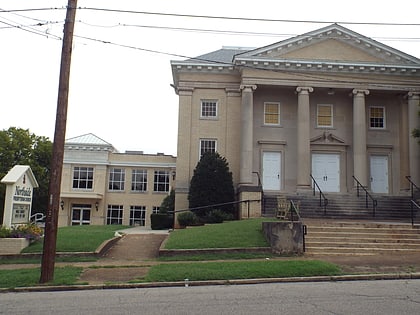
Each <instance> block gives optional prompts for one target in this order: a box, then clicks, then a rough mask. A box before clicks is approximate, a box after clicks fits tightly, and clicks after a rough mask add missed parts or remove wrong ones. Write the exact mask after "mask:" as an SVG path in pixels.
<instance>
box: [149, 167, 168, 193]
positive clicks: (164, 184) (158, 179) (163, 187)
mask: <svg viewBox="0 0 420 315" xmlns="http://www.w3.org/2000/svg"><path fill="white" fill-rule="evenodd" d="M153 191H159V192H168V191H169V172H168V171H155V178H154V185H153Z"/></svg>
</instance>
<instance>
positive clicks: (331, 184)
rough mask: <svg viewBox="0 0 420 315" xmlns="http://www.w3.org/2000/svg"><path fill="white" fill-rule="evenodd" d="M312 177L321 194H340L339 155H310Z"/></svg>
mask: <svg viewBox="0 0 420 315" xmlns="http://www.w3.org/2000/svg"><path fill="white" fill-rule="evenodd" d="M312 176H313V177H314V178H315V180H316V182H317V184H318V185H319V187H320V188H321V190H322V191H323V192H340V155H338V154H318V153H314V154H312Z"/></svg>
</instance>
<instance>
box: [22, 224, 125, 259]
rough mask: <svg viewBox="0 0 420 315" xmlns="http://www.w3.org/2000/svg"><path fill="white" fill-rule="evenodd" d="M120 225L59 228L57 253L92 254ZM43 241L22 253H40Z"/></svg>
mask: <svg viewBox="0 0 420 315" xmlns="http://www.w3.org/2000/svg"><path fill="white" fill-rule="evenodd" d="M124 228H126V226H122V225H75V226H64V227H60V228H59V229H58V232H57V245H56V251H57V252H94V251H95V250H96V249H97V248H98V247H99V245H101V244H102V242H104V241H105V240H108V239H111V238H113V237H114V233H115V231H118V230H121V229H124ZM43 245H44V244H43V240H41V241H39V242H36V243H34V244H31V245H30V246H28V247H26V248H25V249H24V250H23V251H22V252H23V253H38V252H42V248H43Z"/></svg>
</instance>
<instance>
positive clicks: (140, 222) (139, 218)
mask: <svg viewBox="0 0 420 315" xmlns="http://www.w3.org/2000/svg"><path fill="white" fill-rule="evenodd" d="M130 225H136V226H145V225H146V207H145V206H130Z"/></svg>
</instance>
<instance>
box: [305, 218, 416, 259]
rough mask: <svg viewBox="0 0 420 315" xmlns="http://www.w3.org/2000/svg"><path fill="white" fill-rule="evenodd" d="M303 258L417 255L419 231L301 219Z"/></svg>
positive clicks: (394, 225) (391, 225) (369, 223)
mask: <svg viewBox="0 0 420 315" xmlns="http://www.w3.org/2000/svg"><path fill="white" fill-rule="evenodd" d="M303 222H304V224H305V225H306V226H307V235H306V236H305V250H306V251H305V254H306V255H310V256H322V255H340V256H346V255H348V256H350V255H352V256H353V255H358V256H361V255H364V256H366V255H376V254H401V255H404V254H415V253H416V254H420V228H419V227H418V226H414V227H412V226H411V224H399V223H389V222H374V221H365V222H364V221H340V220H328V219H327V220H319V219H304V220H303Z"/></svg>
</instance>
